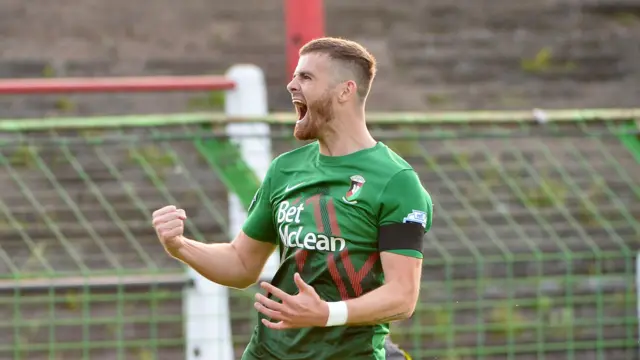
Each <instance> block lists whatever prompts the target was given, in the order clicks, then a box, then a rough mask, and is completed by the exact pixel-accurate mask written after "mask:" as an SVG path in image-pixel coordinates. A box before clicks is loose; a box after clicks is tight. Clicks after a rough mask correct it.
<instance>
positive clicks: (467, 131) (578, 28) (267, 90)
mask: <svg viewBox="0 0 640 360" xmlns="http://www.w3.org/2000/svg"><path fill="white" fill-rule="evenodd" d="M322 35H331V36H340V37H346V38H349V39H352V40H355V41H358V42H361V43H362V44H363V45H365V46H366V47H368V48H369V50H370V51H371V52H372V53H373V54H374V55H375V56H376V57H377V59H378V62H379V75H378V78H377V79H376V82H375V83H374V87H373V90H372V94H371V96H370V99H369V102H368V111H369V113H368V121H369V124H370V125H369V126H370V128H371V130H372V132H373V133H374V135H375V136H376V137H377V138H378V139H380V140H382V141H384V142H385V143H386V144H387V145H389V146H390V147H392V148H393V149H394V150H395V151H397V152H398V153H400V154H401V155H402V156H404V157H405V158H406V159H407V160H408V161H409V162H410V163H411V164H412V165H413V166H414V167H415V168H416V170H417V171H418V172H419V173H420V175H421V178H422V180H423V182H424V185H425V187H426V188H427V189H428V190H429V192H430V193H431V195H432V197H433V200H434V208H435V215H434V223H433V229H432V230H431V232H430V233H429V234H427V236H426V237H425V240H424V242H425V247H424V248H425V261H424V274H423V287H422V291H421V300H420V303H419V304H418V307H417V309H416V312H415V315H414V316H413V317H412V318H411V319H409V320H406V321H403V322H399V323H394V324H393V326H392V334H391V337H392V339H393V340H394V341H395V342H396V343H398V344H400V345H401V346H402V347H403V348H404V349H405V350H407V351H408V352H409V353H410V354H411V356H412V357H413V359H439V360H463V359H485V360H498V359H518V360H520V359H524V360H529V359H531V360H533V359H553V360H561V359H580V360H590V359H597V360H633V359H639V358H640V356H639V354H640V353H639V350H640V349H639V347H638V337H639V334H638V316H639V315H638V310H637V309H639V308H640V303H638V297H637V294H636V291H637V286H636V284H637V266H636V260H637V257H636V249H637V247H638V243H639V240H640V167H639V166H638V163H639V162H640V135H639V131H638V127H639V126H640V123H639V122H638V119H639V118H640V109H636V108H635V107H638V104H639V103H640V1H638V0H529V1H506V0H473V1H470V0H466V1H462V0H446V1H445V0H430V1H426V0H422V1H419V0H397V1H389V0H387V1H381V0H367V1H354V0H341V1H338V0H325V1H318V0H305V1H301V0H298V1H296V0H287V1H275V0H274V1H258V0H235V1H219V0H218V1H216V0H208V1H204V0H187V1H183V2H175V1H168V0H153V1H151V0H137V1H125V0H110V1H104V0H102V1H100V0H82V1H81V0H65V1H61V0H47V1H44V0H31V1H23V0H3V1H2V2H0V78H1V79H0V189H1V190H0V359H2V360H4V359H21V360H22V359H36V360H39V359H50V360H54V359H55V360H58V359H65V360H66V359H71V360H75V359H99V360H107V359H109V360H113V359H118V360H120V359H134V360H151V359H189V360H195V359H207V360H208V359H214V360H228V359H235V358H239V357H240V355H241V353H242V350H243V349H244V347H245V346H246V344H247V342H248V340H249V337H250V335H251V332H252V328H253V326H254V324H255V317H256V314H255V311H254V309H253V294H254V293H255V291H257V289H256V288H249V289H247V290H245V291H237V290H228V291H226V290H225V289H221V288H218V287H215V286H212V285H211V284H207V283H206V282H202V279H199V278H198V277H197V276H194V275H193V274H192V273H189V272H188V271H186V269H185V268H184V267H183V266H182V265H181V264H180V263H178V262H177V261H173V260H171V259H169V258H168V256H167V255H166V254H165V253H164V251H163V249H162V248H161V247H160V246H159V244H158V242H157V239H156V237H155V235H154V233H153V229H152V228H151V225H150V215H151V212H152V211H153V210H155V209H157V208H159V207H162V206H164V205H166V204H176V205H178V206H180V207H182V208H184V209H186V212H187V214H189V221H188V222H187V230H186V232H187V235H188V236H190V237H192V238H195V239H198V240H200V241H204V242H224V241H228V240H229V239H230V237H231V236H233V235H234V234H235V232H236V231H237V228H238V226H239V225H238V224H240V223H241V221H242V219H243V216H244V210H243V209H244V208H246V206H247V205H248V203H249V202H250V201H251V198H252V197H253V194H254V192H255V190H256V189H257V187H258V185H259V183H260V178H261V177H262V176H263V175H264V171H265V169H266V167H267V166H268V165H269V160H270V159H271V158H272V157H274V156H277V155H278V154H280V153H282V152H285V151H288V150H290V149H293V148H295V147H297V146H300V145H301V143H299V142H297V141H295V140H294V139H293V137H292V135H291V133H292V124H293V120H294V119H293V116H292V111H293V109H292V107H291V103H290V96H289V94H288V93H287V92H286V89H285V85H286V83H287V82H288V79H289V78H290V74H291V69H292V64H295V53H296V51H297V48H298V47H299V46H300V45H302V44H303V43H304V42H306V41H308V40H310V39H312V38H313V37H317V36H322ZM238 64H251V65H252V66H246V65H238ZM204 75H207V76H214V77H208V78H199V79H197V78H195V76H204ZM166 76H170V77H169V78H167V77H166ZM131 77H135V78H131ZM140 77H145V79H146V80H145V79H141V78H140ZM65 78H67V79H68V78H74V79H75V80H73V81H66V82H65V81H64V79H65ZM104 78H117V79H116V80H113V79H112V80H104ZM118 79H119V80H118ZM249 118H252V119H253V120H252V122H251V123H248V122H246V121H244V122H243V121H240V122H238V121H237V120H241V119H249ZM232 120H233V121H232ZM212 261H215V259H212ZM267 270H268V269H267ZM265 276H266V277H268V271H267V272H266V273H265Z"/></svg>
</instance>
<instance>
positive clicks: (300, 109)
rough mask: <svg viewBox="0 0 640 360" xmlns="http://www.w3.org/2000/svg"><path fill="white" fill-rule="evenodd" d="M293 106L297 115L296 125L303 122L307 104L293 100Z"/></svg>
mask: <svg viewBox="0 0 640 360" xmlns="http://www.w3.org/2000/svg"><path fill="white" fill-rule="evenodd" d="M293 105H294V106H295V107H296V113H297V114H298V121H296V123H301V122H303V121H304V119H305V117H306V116H307V104H305V103H303V102H302V101H299V100H295V101H294V102H293Z"/></svg>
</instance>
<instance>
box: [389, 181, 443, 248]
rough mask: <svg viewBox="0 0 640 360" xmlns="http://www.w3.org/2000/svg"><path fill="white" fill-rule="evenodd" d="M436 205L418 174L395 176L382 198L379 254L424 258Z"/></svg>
mask: <svg viewBox="0 0 640 360" xmlns="http://www.w3.org/2000/svg"><path fill="white" fill-rule="evenodd" d="M432 218H433V203H432V201H431V196H430V195H429V193H428V192H427V191H426V190H425V189H424V187H423V186H422V184H421V182H420V178H419V177H418V174H416V172H415V171H414V170H413V169H406V170H403V171H400V172H398V173H397V174H395V175H394V176H393V177H392V178H391V179H390V180H389V182H388V183H387V185H386V187H385V189H384V190H383V192H382V193H381V194H380V215H379V221H378V247H379V250H380V251H381V252H382V251H389V252H392V253H396V254H400V255H405V256H410V257H415V258H420V259H421V258H422V241H423V237H424V234H425V233H426V232H427V231H429V229H431V221H432Z"/></svg>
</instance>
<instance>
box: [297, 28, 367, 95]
mask: <svg viewBox="0 0 640 360" xmlns="http://www.w3.org/2000/svg"><path fill="white" fill-rule="evenodd" d="M310 53H322V54H326V55H327V56H329V58H331V59H333V60H336V61H339V62H342V63H344V64H345V65H346V66H347V67H349V68H350V70H352V72H353V73H354V75H355V76H356V79H355V80H356V84H357V85H358V95H359V96H360V98H361V99H363V100H364V99H365V98H366V97H367V95H368V94H369V90H370V89H371V84H372V83H373V79H374V78H375V76H376V59H375V57H374V56H373V55H372V54H371V53H370V52H369V51H367V49H365V47H364V46H362V45H360V44H358V43H357V42H355V41H351V40H346V39H341V38H334V37H323V38H319V39H315V40H311V41H309V42H308V43H306V44H305V45H304V46H303V47H302V48H301V49H300V56H302V55H305V54H310Z"/></svg>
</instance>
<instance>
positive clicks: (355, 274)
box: [340, 249, 379, 297]
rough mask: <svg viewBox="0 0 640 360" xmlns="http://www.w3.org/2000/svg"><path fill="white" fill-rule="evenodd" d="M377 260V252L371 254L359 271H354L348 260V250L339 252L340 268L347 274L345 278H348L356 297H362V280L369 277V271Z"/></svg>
mask: <svg viewBox="0 0 640 360" xmlns="http://www.w3.org/2000/svg"><path fill="white" fill-rule="evenodd" d="M378 258H379V255H378V253H377V252H375V253H373V254H371V255H370V256H369V258H368V259H367V260H366V261H365V262H364V264H363V265H362V267H361V268H360V270H358V271H356V269H355V267H354V266H353V263H352V262H351V259H350V258H349V251H348V249H344V250H342V252H340V259H341V260H342V266H344V270H345V271H346V272H347V277H348V278H349V282H350V283H351V288H352V289H353V292H354V293H355V295H356V297H358V296H360V295H362V280H364V278H365V277H366V276H367V275H369V272H371V269H372V268H373V265H375V263H376V261H378Z"/></svg>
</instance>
